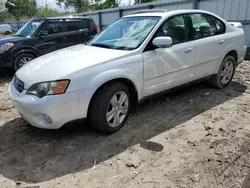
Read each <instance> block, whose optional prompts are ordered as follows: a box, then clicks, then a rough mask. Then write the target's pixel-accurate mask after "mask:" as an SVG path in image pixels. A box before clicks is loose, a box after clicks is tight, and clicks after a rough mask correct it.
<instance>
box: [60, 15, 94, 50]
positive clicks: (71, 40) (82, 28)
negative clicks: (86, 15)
mask: <svg viewBox="0 0 250 188" xmlns="http://www.w3.org/2000/svg"><path fill="white" fill-rule="evenodd" d="M64 25H65V28H66V31H67V40H66V42H67V46H72V45H76V44H80V43H85V42H87V41H89V40H90V39H91V38H93V35H94V34H93V32H92V27H91V24H90V20H89V19H67V20H65V22H64Z"/></svg>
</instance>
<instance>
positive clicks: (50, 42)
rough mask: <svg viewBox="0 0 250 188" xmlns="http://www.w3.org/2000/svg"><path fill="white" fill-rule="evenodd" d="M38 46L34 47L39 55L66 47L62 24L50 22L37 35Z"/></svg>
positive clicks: (56, 21) (55, 21)
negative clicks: (38, 38)
mask: <svg viewBox="0 0 250 188" xmlns="http://www.w3.org/2000/svg"><path fill="white" fill-rule="evenodd" d="M38 37H40V40H38V44H36V45H35V47H36V48H37V49H38V51H39V53H40V54H46V53H49V52H52V51H55V50H58V49H61V48H64V47H66V44H65V43H66V42H65V41H66V36H65V29H64V27H63V22H62V21H61V20H51V21H48V23H47V24H45V25H44V27H43V28H42V29H41V31H40V32H39V33H38Z"/></svg>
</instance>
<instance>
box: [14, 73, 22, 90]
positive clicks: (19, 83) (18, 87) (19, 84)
mask: <svg viewBox="0 0 250 188" xmlns="http://www.w3.org/2000/svg"><path fill="white" fill-rule="evenodd" d="M14 86H15V88H16V90H17V91H18V92H19V93H22V91H23V89H24V83H23V82H22V81H21V80H20V79H19V78H17V76H16V75H15V77H14Z"/></svg>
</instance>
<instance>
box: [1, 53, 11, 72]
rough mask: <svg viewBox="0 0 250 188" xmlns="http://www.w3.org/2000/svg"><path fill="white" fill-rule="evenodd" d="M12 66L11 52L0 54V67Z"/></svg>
mask: <svg viewBox="0 0 250 188" xmlns="http://www.w3.org/2000/svg"><path fill="white" fill-rule="evenodd" d="M12 66H13V58H12V55H11V54H6V53H5V52H4V53H3V54H0V69H3V68H12Z"/></svg>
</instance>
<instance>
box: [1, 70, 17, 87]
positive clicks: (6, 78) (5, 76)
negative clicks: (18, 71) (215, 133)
mask: <svg viewBox="0 0 250 188" xmlns="http://www.w3.org/2000/svg"><path fill="white" fill-rule="evenodd" d="M13 75H14V72H13V70H9V69H3V70H0V84H6V83H9V82H10V81H11V79H12V77H13Z"/></svg>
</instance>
